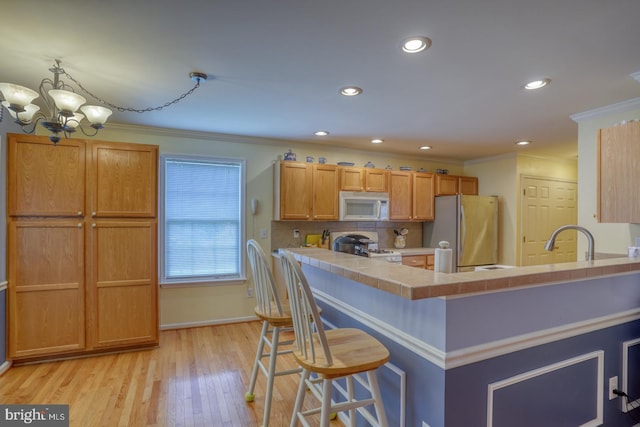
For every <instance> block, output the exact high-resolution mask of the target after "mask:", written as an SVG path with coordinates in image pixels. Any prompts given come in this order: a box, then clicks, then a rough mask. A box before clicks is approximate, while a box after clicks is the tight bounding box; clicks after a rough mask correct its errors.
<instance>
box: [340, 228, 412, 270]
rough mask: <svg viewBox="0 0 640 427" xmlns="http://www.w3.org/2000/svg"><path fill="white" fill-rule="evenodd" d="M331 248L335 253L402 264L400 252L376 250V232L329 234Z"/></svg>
mask: <svg viewBox="0 0 640 427" xmlns="http://www.w3.org/2000/svg"><path fill="white" fill-rule="evenodd" d="M331 248H332V249H333V250H334V251H336V252H344V253H348V254H353V255H358V256H363V257H368V258H375V259H380V260H384V261H387V262H391V263H396V264H400V263H402V255H401V254H400V252H396V251H393V250H388V249H380V248H378V232H377V231H334V232H331Z"/></svg>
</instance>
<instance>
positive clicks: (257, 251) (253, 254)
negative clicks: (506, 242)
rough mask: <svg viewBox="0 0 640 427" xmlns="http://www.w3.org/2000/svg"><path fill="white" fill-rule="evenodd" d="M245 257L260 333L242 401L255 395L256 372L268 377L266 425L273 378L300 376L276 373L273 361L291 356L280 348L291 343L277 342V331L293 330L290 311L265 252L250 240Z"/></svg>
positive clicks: (265, 402)
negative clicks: (251, 277)
mask: <svg viewBox="0 0 640 427" xmlns="http://www.w3.org/2000/svg"><path fill="white" fill-rule="evenodd" d="M247 254H248V256H249V263H250V264H251V271H252V273H253V283H254V289H255V295H256V301H257V305H256V307H255V309H254V311H255V313H256V316H258V318H259V319H260V320H262V332H261V333H260V339H259V341H258V349H257V351H256V359H255V362H254V364H253V371H252V372H251V381H250V384H249V391H247V392H246V393H245V396H244V397H245V400H246V401H247V402H253V400H254V398H255V395H254V390H255V386H256V379H257V376H258V369H259V370H261V371H262V373H264V374H265V375H266V377H267V386H266V390H265V397H264V414H263V420H262V425H263V426H264V427H267V426H268V425H269V414H270V412H271V397H272V395H273V382H274V379H275V377H277V376H281V375H289V374H294V373H299V372H301V371H302V369H300V368H296V369H289V370H285V371H276V358H277V356H281V355H283V354H290V353H292V351H293V350H292V348H291V347H288V348H286V349H284V350H281V349H280V347H282V346H290V344H292V343H293V340H284V341H280V332H282V331H290V330H292V328H291V327H292V322H293V321H292V318H291V311H290V309H289V307H288V305H287V304H284V305H283V304H281V303H280V298H279V297H278V293H277V291H276V284H275V279H274V278H273V273H272V272H271V267H270V266H269V260H268V258H267V256H266V255H265V253H264V251H263V250H262V248H261V247H260V245H258V242H256V241H255V240H253V239H251V240H248V241H247ZM265 344H266V345H267V346H268V347H269V351H268V352H266V353H265V348H264V347H265ZM265 357H268V358H269V366H268V367H267V366H265V364H264V363H263V361H262V359H263V358H265Z"/></svg>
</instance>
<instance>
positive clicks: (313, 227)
mask: <svg viewBox="0 0 640 427" xmlns="http://www.w3.org/2000/svg"><path fill="white" fill-rule="evenodd" d="M401 228H406V229H407V230H408V231H409V233H408V234H407V235H406V236H405V239H406V242H407V243H406V247H407V248H420V247H422V223H421V222H392V221H384V222H382V221H381V222H375V221H365V222H357V221H271V250H276V249H278V248H295V247H299V246H301V245H303V244H304V242H305V236H306V235H307V234H322V230H329V231H377V232H378V237H379V239H380V242H379V247H380V248H383V249H384V248H393V240H394V237H395V235H394V233H393V230H399V229H401ZM294 229H297V230H299V232H300V237H298V238H295V237H293V230H294Z"/></svg>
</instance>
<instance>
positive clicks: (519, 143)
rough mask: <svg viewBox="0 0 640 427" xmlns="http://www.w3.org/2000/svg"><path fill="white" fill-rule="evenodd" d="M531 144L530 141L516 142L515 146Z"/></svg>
mask: <svg viewBox="0 0 640 427" xmlns="http://www.w3.org/2000/svg"><path fill="white" fill-rule="evenodd" d="M529 144H531V141H518V142H516V145H529Z"/></svg>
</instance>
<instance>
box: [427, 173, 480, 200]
mask: <svg viewBox="0 0 640 427" xmlns="http://www.w3.org/2000/svg"><path fill="white" fill-rule="evenodd" d="M435 181H436V183H435V194H436V196H453V195H456V194H468V195H474V196H477V195H478V178H477V177H474V176H457V175H443V174H437V175H436V178H435Z"/></svg>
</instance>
